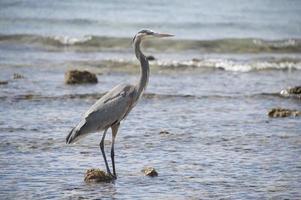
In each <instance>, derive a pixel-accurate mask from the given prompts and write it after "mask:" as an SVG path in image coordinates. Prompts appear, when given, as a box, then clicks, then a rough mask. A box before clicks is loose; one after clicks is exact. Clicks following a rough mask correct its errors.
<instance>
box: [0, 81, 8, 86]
mask: <svg viewBox="0 0 301 200" xmlns="http://www.w3.org/2000/svg"><path fill="white" fill-rule="evenodd" d="M7 84H8V81H0V85H7Z"/></svg>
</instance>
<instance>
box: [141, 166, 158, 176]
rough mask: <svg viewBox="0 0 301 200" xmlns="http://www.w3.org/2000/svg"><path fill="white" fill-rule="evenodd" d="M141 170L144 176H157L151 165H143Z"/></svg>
mask: <svg viewBox="0 0 301 200" xmlns="http://www.w3.org/2000/svg"><path fill="white" fill-rule="evenodd" d="M141 171H142V172H143V173H144V175H145V176H151V177H155V176H158V172H157V171H156V170H155V168H153V167H145V168H143V169H142V170H141Z"/></svg>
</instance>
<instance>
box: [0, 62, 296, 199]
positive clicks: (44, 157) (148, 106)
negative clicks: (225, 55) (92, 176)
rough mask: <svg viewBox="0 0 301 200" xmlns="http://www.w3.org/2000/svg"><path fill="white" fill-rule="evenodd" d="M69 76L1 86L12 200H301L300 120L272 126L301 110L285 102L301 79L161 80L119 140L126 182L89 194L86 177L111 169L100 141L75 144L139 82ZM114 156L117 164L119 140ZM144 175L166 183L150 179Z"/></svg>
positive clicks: (54, 74)
mask: <svg viewBox="0 0 301 200" xmlns="http://www.w3.org/2000/svg"><path fill="white" fill-rule="evenodd" d="M64 70H66V68H51V69H48V68H30V67H18V68H11V67H9V68H5V67H3V68H2V72H5V73H3V74H2V76H5V77H9V76H11V75H12V73H13V72H14V73H16V72H17V73H22V75H24V76H25V78H24V79H18V80H12V79H11V80H10V81H9V84H7V85H2V86H0V87H1V100H0V104H1V106H0V107H1V109H0V116H1V117H0V130H1V131H0V132H1V138H2V139H1V143H0V145H1V146H0V148H1V151H0V154H1V156H0V159H1V160H0V165H1V177H0V179H1V181H0V188H1V189H0V191H1V192H0V193H1V195H2V197H3V198H6V199H7V198H9V199H15V198H24V197H25V198H28V199H30V198H35V199H36V198H38V199H49V198H84V199H86V198H87V199H90V198H116V199H133V198H139V199H153V198H155V199H183V198H188V199H199V198H230V199H254V198H257V199H261V198H276V199H284V198H288V199H299V198H301V193H300V190H299V189H300V186H301V182H300V180H301V164H300V155H301V154H300V153H301V137H300V131H301V126H300V119H299V118H284V119H270V118H268V117H267V111H268V110H269V109H270V108H272V107H278V106H282V107H289V108H295V109H300V108H301V106H300V100H298V99H286V98H283V97H280V96H279V95H275V94H277V93H278V92H279V90H280V89H282V88H283V87H287V86H290V85H296V84H299V81H300V78H299V77H300V75H301V72H300V71H292V72H290V71H277V70H268V71H261V72H249V73H241V72H227V71H218V70H217V71H210V70H209V71H199V72H197V73H196V71H195V70H186V71H181V70H174V71H173V72H172V73H170V74H167V73H163V74H160V73H156V72H154V73H153V74H151V75H152V76H151V79H150V84H149V86H148V88H147V92H146V95H145V96H144V98H143V99H142V100H141V102H140V103H139V104H138V105H137V107H136V108H135V109H134V110H133V111H132V113H131V114H130V115H129V116H128V117H127V119H126V120H125V121H124V122H123V123H122V126H121V129H120V131H119V133H118V137H117V143H116V163H117V172H118V179H117V181H115V182H114V183H100V184H86V183H84V181H83V178H84V177H83V176H84V172H85V170H86V169H88V168H93V167H100V168H102V169H104V163H103V160H102V156H101V153H100V151H99V148H98V143H99V141H100V137H101V136H100V133H97V134H92V135H90V136H88V137H87V138H85V139H84V140H82V141H80V142H79V143H78V144H75V145H65V137H66V135H67V133H68V132H69V131H70V129H71V127H72V126H74V125H75V124H76V122H78V120H79V119H80V116H81V114H82V113H84V111H85V110H87V109H88V108H89V106H90V105H92V104H93V103H94V101H95V100H96V99H97V98H98V97H99V96H101V94H102V93H103V92H105V91H106V90H108V89H109V88H111V87H112V86H113V85H115V84H117V83H118V82H126V81H134V80H135V79H136V75H135V74H129V73H116V72H112V73H109V74H105V75H99V76H98V78H99V81H100V82H99V83H98V84H96V85H83V86H66V85H64V83H63V72H64ZM33 71H34V72H35V73H32V72H33ZM22 94H23V96H22ZM28 94H30V95H28ZM70 94H73V95H74V96H72V98H70ZM80 94H82V95H80ZM88 94H90V95H88ZM24 95H25V96H24ZM21 97H22V98H21ZM161 130H166V131H168V132H169V134H160V131H161ZM106 147H107V154H108V156H109V147H110V137H108V138H107V139H106ZM144 166H153V167H155V168H156V169H157V171H158V172H159V176H158V177H155V178H149V177H144V176H143V174H142V172H140V171H141V169H142V168H143V167H144Z"/></svg>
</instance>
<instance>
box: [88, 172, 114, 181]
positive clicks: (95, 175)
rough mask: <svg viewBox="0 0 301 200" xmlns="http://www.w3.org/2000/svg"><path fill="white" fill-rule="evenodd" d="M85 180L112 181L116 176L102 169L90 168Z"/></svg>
mask: <svg viewBox="0 0 301 200" xmlns="http://www.w3.org/2000/svg"><path fill="white" fill-rule="evenodd" d="M84 180H85V182H86V183H99V182H110V181H112V180H114V177H112V176H111V175H109V174H108V173H106V172H104V171H102V170H100V169H88V170H87V171H86V174H85V179H84Z"/></svg>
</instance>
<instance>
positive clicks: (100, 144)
mask: <svg viewBox="0 0 301 200" xmlns="http://www.w3.org/2000/svg"><path fill="white" fill-rule="evenodd" d="M107 130H108V129H106V130H105V131H104V133H103V135H102V139H101V141H100V143H99V147H100V150H101V153H102V156H103V159H104V161H105V164H106V168H107V172H108V174H112V173H111V171H110V168H109V165H108V161H107V158H106V154H105V150H104V140H105V137H106V134H107Z"/></svg>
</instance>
